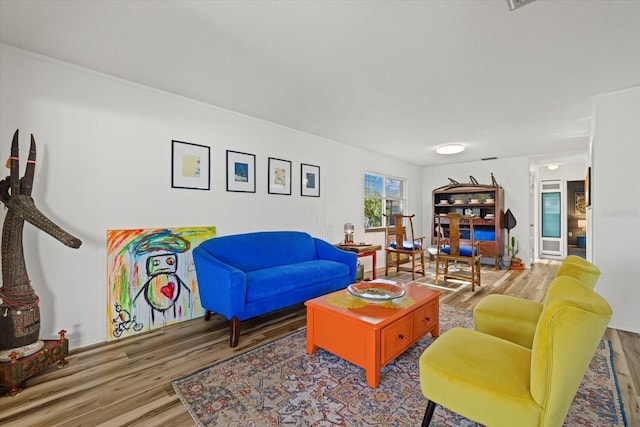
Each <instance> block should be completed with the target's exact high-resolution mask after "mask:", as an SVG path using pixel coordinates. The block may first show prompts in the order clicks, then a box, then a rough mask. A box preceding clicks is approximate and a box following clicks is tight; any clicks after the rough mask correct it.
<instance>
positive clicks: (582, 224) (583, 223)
mask: <svg viewBox="0 0 640 427" xmlns="http://www.w3.org/2000/svg"><path fill="white" fill-rule="evenodd" d="M578 228H580V229H581V230H584V229H585V228H587V220H586V219H579V220H578Z"/></svg>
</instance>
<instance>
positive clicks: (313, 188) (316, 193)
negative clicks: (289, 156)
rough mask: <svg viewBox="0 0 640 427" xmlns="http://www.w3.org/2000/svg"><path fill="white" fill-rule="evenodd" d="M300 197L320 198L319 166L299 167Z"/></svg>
mask: <svg viewBox="0 0 640 427" xmlns="http://www.w3.org/2000/svg"><path fill="white" fill-rule="evenodd" d="M300 195H301V196H308V197H320V166H315V165H308V164H306V163H302V164H301V165H300Z"/></svg>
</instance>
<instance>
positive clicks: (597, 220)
mask: <svg viewBox="0 0 640 427" xmlns="http://www.w3.org/2000/svg"><path fill="white" fill-rule="evenodd" d="M594 115H595V127H594V133H593V141H592V150H593V152H592V156H593V157H592V162H591V164H592V168H591V195H592V210H591V218H592V223H593V229H592V233H591V234H592V235H593V262H594V263H595V264H596V265H597V266H598V267H599V268H600V269H601V270H602V276H601V278H600V280H599V281H598V285H597V286H596V290H597V291H598V292H599V293H600V294H601V295H602V296H603V297H604V298H605V299H606V300H607V301H608V302H609V304H611V307H612V308H613V317H612V319H611V323H610V326H611V327H613V328H617V329H624V330H627V331H633V332H639V333H640V310H639V309H638V304H639V302H640V283H639V282H640V281H639V280H638V270H637V268H638V266H640V250H639V249H638V243H639V239H638V235H639V230H640V178H639V175H638V155H637V152H638V144H639V143H640V87H635V88H632V89H628V90H624V91H620V92H616V93H612V94H609V95H604V96H599V97H596V99H595V102H594Z"/></svg>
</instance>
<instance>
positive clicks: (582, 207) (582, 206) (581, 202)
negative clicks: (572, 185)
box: [573, 191, 587, 215]
mask: <svg viewBox="0 0 640 427" xmlns="http://www.w3.org/2000/svg"><path fill="white" fill-rule="evenodd" d="M573 201H574V206H575V208H574V209H575V213H576V214H582V215H584V214H586V213H587V209H586V208H587V206H586V200H585V198H584V192H582V191H576V192H574V193H573Z"/></svg>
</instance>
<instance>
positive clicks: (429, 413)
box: [422, 400, 436, 427]
mask: <svg viewBox="0 0 640 427" xmlns="http://www.w3.org/2000/svg"><path fill="white" fill-rule="evenodd" d="M435 410H436V402H434V401H433V400H429V403H427V410H426V411H424V418H423V419H422V427H428V426H429V424H430V423H431V417H433V413H434V412H435Z"/></svg>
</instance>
